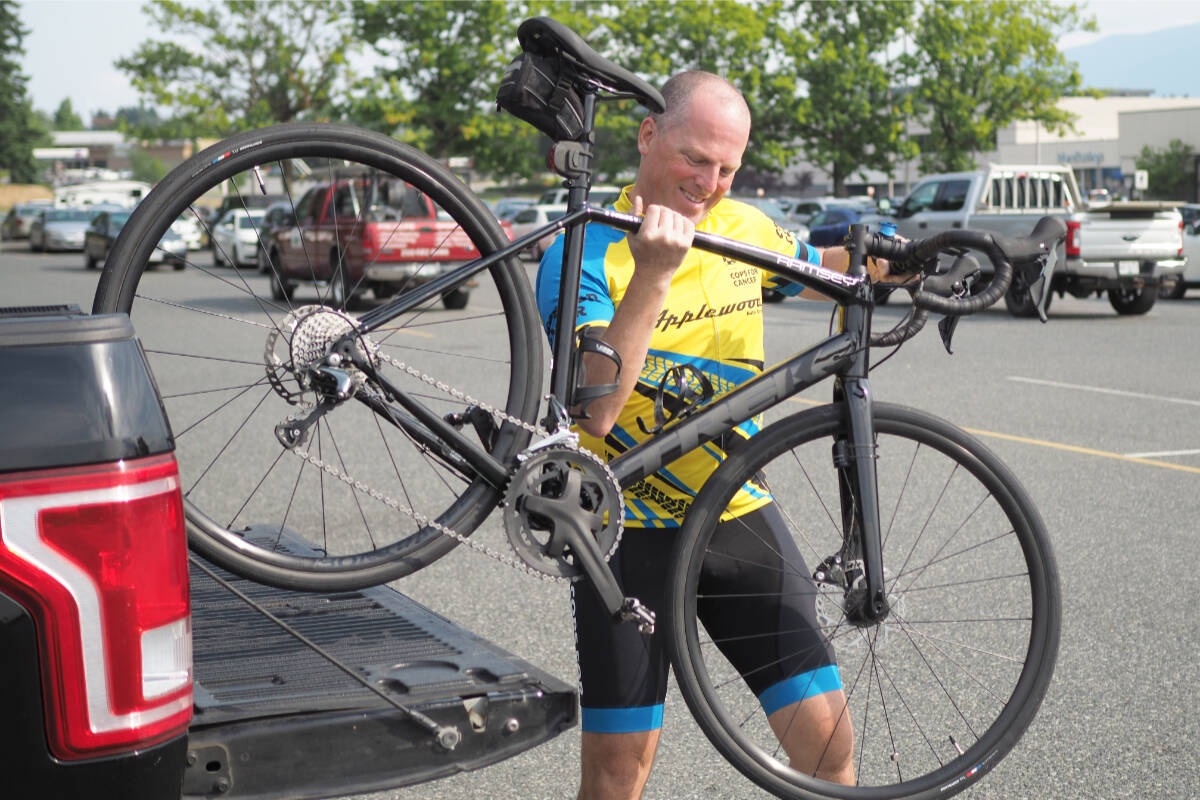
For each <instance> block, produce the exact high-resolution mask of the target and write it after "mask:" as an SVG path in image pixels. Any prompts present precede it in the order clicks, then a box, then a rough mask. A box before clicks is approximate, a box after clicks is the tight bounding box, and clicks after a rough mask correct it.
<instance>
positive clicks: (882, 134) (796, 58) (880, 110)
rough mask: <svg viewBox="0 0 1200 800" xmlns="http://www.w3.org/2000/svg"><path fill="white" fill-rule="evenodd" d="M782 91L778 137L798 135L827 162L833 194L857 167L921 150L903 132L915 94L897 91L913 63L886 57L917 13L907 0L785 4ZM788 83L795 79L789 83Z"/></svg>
mask: <svg viewBox="0 0 1200 800" xmlns="http://www.w3.org/2000/svg"><path fill="white" fill-rule="evenodd" d="M786 13H787V22H788V23H789V24H788V26H787V27H786V28H784V29H782V30H780V32H779V39H780V41H781V42H782V45H783V53H782V63H783V67H782V70H781V75H782V76H786V77H778V78H775V83H776V85H777V86H778V87H779V88H780V89H783V90H785V91H786V94H784V95H783V96H782V97H781V102H780V104H779V110H780V111H782V112H784V113H782V114H777V115H776V118H777V122H776V125H775V126H774V127H775V131H774V133H775V135H776V136H777V137H779V138H781V139H783V140H784V141H794V142H796V143H798V144H799V146H800V147H799V149H800V150H801V151H802V152H803V153H804V154H805V156H806V157H807V158H808V159H809V160H810V161H812V162H813V163H815V164H819V165H828V167H827V171H828V174H829V176H830V178H832V180H833V193H834V194H835V195H838V196H844V195H845V192H846V182H847V180H848V179H849V178H851V177H852V176H853V175H854V174H855V173H858V172H861V171H864V170H867V169H875V170H880V171H882V172H885V173H887V172H891V165H892V164H893V163H894V161H896V160H898V159H901V158H911V157H912V156H913V155H915V154H916V152H915V151H916V146H915V144H914V143H913V142H911V141H909V140H908V139H907V138H906V134H905V123H906V122H907V120H908V119H909V116H910V115H911V113H912V102H911V98H910V97H909V96H908V95H907V93H905V92H901V91H899V89H900V86H901V84H902V82H903V81H904V79H905V77H906V75H907V74H908V72H909V70H910V69H911V59H909V58H907V57H905V56H904V55H897V56H895V57H893V58H890V59H889V58H888V47H889V45H891V44H893V43H894V42H896V41H897V39H898V38H899V36H900V34H901V33H902V32H903V31H905V30H906V29H907V28H908V26H909V24H910V22H911V19H912V15H913V3H912V2H910V0H862V2H857V3H827V2H821V1H820V0H798V1H795V2H789V3H788V4H787V12H786ZM789 84H791V85H789Z"/></svg>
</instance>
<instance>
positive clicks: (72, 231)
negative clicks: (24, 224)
mask: <svg viewBox="0 0 1200 800" xmlns="http://www.w3.org/2000/svg"><path fill="white" fill-rule="evenodd" d="M96 213H97V212H96V211H93V210H90V209H84V208H47V209H46V210H44V211H42V212H41V213H40V214H38V216H37V219H35V220H34V221H33V224H32V225H30V226H29V249H30V250H36V251H43V250H82V249H83V233H84V231H86V230H87V227H88V223H89V222H91V221H92V217H94V216H96Z"/></svg>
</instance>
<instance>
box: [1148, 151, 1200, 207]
mask: <svg viewBox="0 0 1200 800" xmlns="http://www.w3.org/2000/svg"><path fill="white" fill-rule="evenodd" d="M1136 164H1137V168H1138V169H1144V170H1146V172H1147V175H1146V177H1147V179H1148V180H1149V185H1150V188H1149V189H1147V190H1146V193H1147V194H1148V195H1149V196H1150V197H1152V198H1155V199H1158V200H1185V199H1188V198H1190V197H1191V196H1192V192H1193V191H1194V189H1195V183H1196V151H1195V150H1194V149H1192V146H1191V145H1190V144H1184V143H1183V140H1181V139H1172V140H1171V142H1170V144H1168V145H1167V146H1166V147H1165V148H1161V149H1160V148H1157V147H1151V146H1150V145H1146V146H1144V147H1143V148H1142V152H1141V153H1139V154H1138V157H1137V160H1136Z"/></svg>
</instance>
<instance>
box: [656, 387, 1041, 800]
mask: <svg viewBox="0 0 1200 800" xmlns="http://www.w3.org/2000/svg"><path fill="white" fill-rule="evenodd" d="M874 416H875V425H876V433H877V437H876V441H877V445H878V451H877V453H878V461H877V463H878V473H879V477H878V482H879V501H880V517H881V526H882V539H883V556H884V558H883V567H884V578H885V581H886V589H887V597H888V601H889V604H890V606H891V613H890V615H889V616H888V617H887V618H886V620H885V621H884V622H882V623H881V624H878V625H866V626H862V627H860V626H857V625H856V624H855V623H854V622H852V621H850V620H849V619H848V618H847V616H846V614H845V613H844V611H843V596H844V579H843V580H839V577H838V576H837V574H836V573H837V569H836V567H835V566H834V565H833V564H832V562H831V560H830V559H831V557H832V556H835V555H837V554H839V552H840V551H841V548H842V544H843V541H844V537H843V522H842V513H841V501H840V499H839V486H838V477H837V473H836V470H835V469H834V467H833V463H832V457H831V447H832V444H833V437H835V436H836V435H838V434H839V433H841V431H842V430H843V422H842V419H841V414H840V413H839V409H838V408H837V407H835V406H823V407H820V408H816V409H812V410H808V411H804V412H801V413H799V414H796V415H793V416H791V417H788V418H786V419H784V420H781V421H779V422H778V423H776V424H774V425H772V426H770V427H769V428H767V429H766V430H764V431H763V432H762V433H761V434H760V435H758V436H756V437H755V442H757V443H758V445H759V446H756V447H747V448H745V449H744V450H743V451H740V452H738V453H737V454H735V455H733V456H731V457H730V458H729V459H728V460H727V461H726V462H725V463H723V464H722V465H721V467H720V468H719V469H718V470H717V471H716V473H715V474H714V475H713V477H712V478H711V479H710V480H709V482H708V483H707V484H706V485H705V487H704V489H703V491H702V492H701V493H700V496H699V497H698V498H697V501H696V503H695V505H694V506H693V508H692V510H691V512H690V513H689V514H688V517H687V520H686V521H685V524H684V529H683V531H682V532H681V537H680V541H679V544H678V547H677V550H676V558H675V560H674V564H673V569H672V576H671V592H672V594H671V609H670V613H671V626H670V630H669V642H670V648H671V657H672V663H673V665H674V667H675V669H676V675H677V679H678V681H679V685H680V689H681V690H682V692H683V695H684V697H685V698H686V699H687V703H688V706H689V707H690V709H691V711H692V713H693V715H694V716H695V718H696V720H697V722H698V723H699V725H700V726H701V727H702V728H703V729H704V731H705V733H706V734H707V735H708V737H709V739H710V740H711V741H712V742H713V744H714V745H715V746H716V747H717V749H718V750H720V751H721V753H722V754H723V755H724V756H725V757H726V758H727V759H729V760H730V761H731V762H732V763H733V764H734V765H735V766H736V767H737V768H738V769H740V770H741V771H742V772H743V773H744V774H746V775H747V776H748V777H749V778H750V779H752V780H753V781H754V782H756V783H758V784H759V785H760V786H762V787H763V788H765V789H767V790H768V791H771V792H773V793H774V794H776V795H778V796H779V797H789V798H934V797H946V796H948V795H951V794H954V793H956V792H959V791H961V790H963V789H964V788H966V787H967V786H969V785H971V784H972V783H973V782H974V781H976V780H978V779H979V778H980V777H982V776H983V774H985V773H986V772H987V771H988V770H990V769H991V768H992V767H994V766H995V765H996V764H997V763H998V762H999V760H1000V759H1001V758H1002V757H1003V756H1004V755H1005V754H1006V753H1008V751H1009V750H1010V749H1011V748H1012V747H1013V745H1014V744H1015V743H1016V742H1017V740H1018V739H1019V738H1020V737H1021V735H1022V733H1023V732H1024V731H1025V729H1026V728H1027V726H1028V725H1029V723H1030V721H1031V720H1032V719H1033V716H1034V714H1035V713H1036V711H1037V708H1038V706H1039V705H1040V703H1041V701H1042V698H1043V697H1044V695H1045V692H1046V689H1047V686H1048V685H1049V682H1050V678H1051V674H1052V672H1053V669H1054V662H1055V658H1056V654H1057V648H1058V637H1059V628H1060V624H1061V618H1060V617H1061V612H1060V600H1059V588H1058V577H1057V571H1056V567H1055V564H1054V559H1053V555H1052V553H1051V550H1050V546H1049V542H1048V539H1047V536H1046V533H1045V530H1044V527H1043V524H1042V522H1041V519H1040V518H1039V516H1038V514H1037V511H1036V510H1035V509H1034V507H1033V504H1032V503H1031V501H1030V500H1029V498H1028V496H1027V495H1026V493H1025V492H1024V490H1023V489H1022V488H1021V486H1020V485H1019V484H1018V483H1017V481H1016V479H1015V478H1014V477H1013V476H1012V474H1011V473H1010V472H1009V471H1008V470H1007V469H1006V468H1005V467H1004V466H1003V464H1001V463H1000V462H999V460H998V459H997V458H996V457H995V456H994V455H992V454H991V453H990V452H989V451H988V450H987V449H986V448H985V447H983V445H981V444H980V443H978V442H977V441H975V440H974V439H972V438H971V437H970V436H968V435H967V434H965V433H964V432H962V431H961V430H959V429H957V428H955V427H954V426H952V425H950V424H949V423H946V422H944V421H941V420H939V419H937V418H935V417H931V416H929V415H926V414H924V413H921V412H918V411H915V410H912V409H907V408H902V407H898V406H892V405H887V404H876V405H875V414H874ZM747 482H750V483H752V484H754V485H756V486H757V487H759V488H761V489H764V490H766V491H768V492H769V493H770V494H771V496H772V497H773V498H774V502H775V504H776V505H777V506H778V508H779V510H780V511H781V512H782V515H783V518H784V520H785V521H786V523H787V528H788V529H789V531H790V533H791V536H792V538H793V540H794V541H795V543H796V545H797V546H798V548H799V551H800V554H801V556H802V557H803V560H804V561H805V562H806V564H807V566H805V565H803V564H795V563H790V564H788V565H786V566H784V567H781V569H785V570H793V571H794V574H799V575H802V576H804V578H806V580H805V581H804V585H805V586H807V587H810V588H809V589H804V590H802V592H801V593H807V592H808V591H811V592H813V593H814V594H815V604H816V619H817V624H818V626H819V628H820V630H819V633H820V635H821V637H822V638H823V639H824V640H825V641H827V642H830V643H831V644H832V647H833V650H834V652H835V654H836V658H837V662H838V668H839V672H840V678H841V683H842V686H843V690H844V692H845V695H846V698H847V705H846V708H845V709H844V710H845V711H846V712H848V715H849V724H850V725H851V728H852V731H853V734H854V736H853V739H854V746H853V768H854V775H855V779H856V781H857V786H855V787H848V786H843V785H840V784H835V783H831V782H827V781H823V780H818V779H816V778H814V777H812V775H810V774H805V773H803V772H800V771H797V770H795V769H793V768H792V767H791V766H790V762H789V758H788V756H787V754H786V753H785V752H783V750H782V748H781V747H780V745H779V743H778V740H777V739H776V736H775V734H774V733H773V732H772V729H771V727H770V726H769V725H768V722H767V719H766V716H765V714H764V712H763V710H762V706H761V705H760V703H759V700H758V698H757V697H755V696H754V695H753V694H752V693H751V692H750V690H749V689H747V688H746V685H745V679H746V676H748V675H751V674H752V673H754V672H756V671H758V670H762V669H768V668H775V665H776V664H786V663H787V659H788V658H789V657H790V656H793V655H794V654H792V653H789V652H786V651H784V648H785V647H786V645H782V646H781V647H780V650H779V652H777V653H775V654H774V655H772V656H771V658H770V659H767V658H766V657H765V656H764V657H763V661H762V663H756V664H746V663H744V658H743V660H742V661H741V662H739V667H738V668H736V669H735V668H734V667H733V666H732V665H731V664H730V662H729V661H728V660H727V659H726V657H725V655H724V654H723V653H722V650H723V649H726V648H728V647H729V646H730V642H728V641H714V640H713V639H712V637H711V636H710V635H709V634H708V633H707V632H706V631H705V629H704V626H703V623H702V622H701V621H700V620H699V619H698V616H697V609H698V608H700V609H703V608H704V607H705V604H708V605H709V606H712V605H713V604H718V605H719V604H721V603H734V602H742V603H744V602H745V595H744V594H743V595H740V596H738V597H734V596H732V595H730V594H721V593H720V592H719V591H715V590H712V589H711V585H708V584H705V583H703V582H702V580H701V578H700V575H701V570H704V569H706V567H707V570H706V571H711V570H713V569H714V568H717V569H718V570H719V569H720V567H721V566H722V565H727V564H728V561H729V556H728V554H727V553H725V552H723V551H722V548H721V547H720V546H719V545H718V544H716V543H714V540H713V532H714V530H715V529H716V526H717V522H718V520H719V519H720V515H721V512H722V510H723V509H724V508H725V506H726V505H727V503H728V502H729V499H730V498H731V497H732V496H733V494H734V492H735V491H736V490H737V489H738V488H739V487H741V486H742V485H743V484H745V483H747ZM739 549H740V551H741V552H743V553H744V552H746V546H745V543H744V542H743V543H742V544H740V545H739ZM743 558H744V556H743ZM762 560H763V561H764V562H770V564H771V565H772V566H773V565H774V564H775V559H774V555H773V554H768V555H767V556H765V557H764V558H763V559H762ZM759 566H761V565H759ZM814 573H821V576H820V579H816V580H814V579H813V578H814ZM706 588H707V589H708V591H706ZM769 591H770V590H769V589H768V588H767V587H764V593H766V592H769ZM794 591H795V590H794ZM743 618H744V619H745V620H746V624H745V629H744V630H742V631H739V636H740V638H742V639H745V638H747V637H754V636H758V635H763V636H770V637H771V638H772V640H774V639H775V638H776V637H777V635H778V634H779V630H778V628H779V626H778V625H773V626H771V629H770V630H769V631H767V632H764V633H763V634H758V633H756V632H755V630H754V625H755V624H756V619H757V617H755V616H754V615H743ZM735 646H738V645H735ZM740 646H741V647H742V649H743V651H744V649H745V643H744V642H743V643H740ZM760 649H761V648H760ZM783 671H784V673H785V677H784V678H783V680H786V677H787V676H788V675H791V673H789V672H787V671H786V669H785V670H783ZM772 688H774V687H772ZM764 694H765V693H764ZM792 710H794V707H787V708H785V709H782V710H780V711H778V712H777V714H779V715H781V716H780V717H777V718H775V719H774V720H773V721H774V722H776V723H777V725H778V724H782V725H787V724H789V722H790V717H789V716H788V715H789V714H790V713H792ZM822 752H825V751H824V750H822ZM808 756H809V758H811V759H813V761H814V762H819V760H820V758H821V757H823V756H822V755H821V754H818V753H816V751H815V750H814V751H811V752H810V753H809V754H808ZM812 771H813V772H815V771H816V769H813V770H812Z"/></svg>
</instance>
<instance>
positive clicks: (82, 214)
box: [46, 208, 92, 222]
mask: <svg viewBox="0 0 1200 800" xmlns="http://www.w3.org/2000/svg"><path fill="white" fill-rule="evenodd" d="M91 218H92V215H91V214H89V213H88V212H86V211H84V210H82V209H78V208H56V209H55V210H53V211H47V212H46V222H87V221H88V220H89V219H91Z"/></svg>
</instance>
